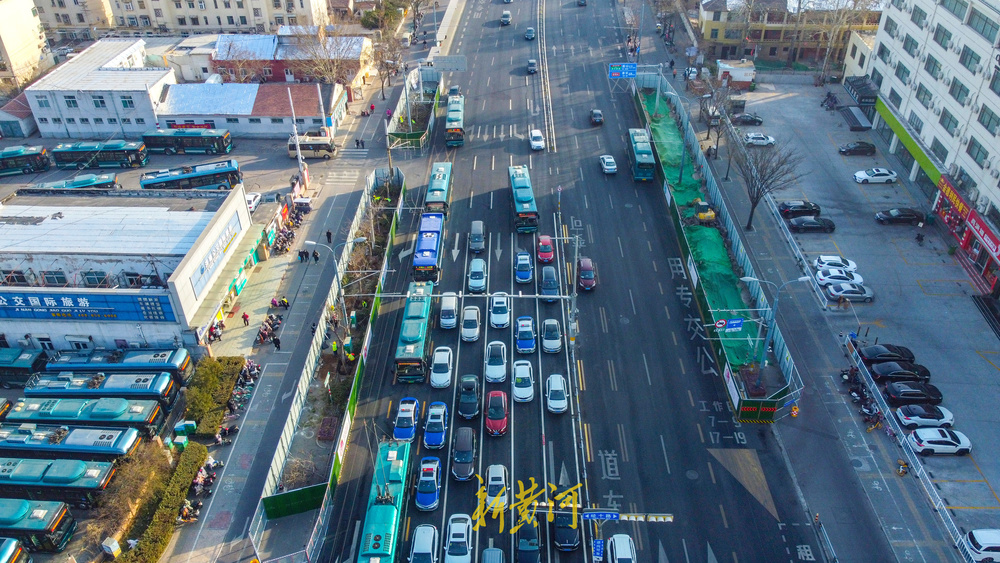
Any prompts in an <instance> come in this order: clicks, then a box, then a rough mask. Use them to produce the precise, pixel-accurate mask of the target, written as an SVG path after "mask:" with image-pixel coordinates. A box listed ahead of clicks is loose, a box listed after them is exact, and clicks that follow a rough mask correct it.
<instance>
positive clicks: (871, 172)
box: [865, 168, 879, 176]
mask: <svg viewBox="0 0 1000 563" xmlns="http://www.w3.org/2000/svg"><path fill="white" fill-rule="evenodd" d="M878 173H879V171H878V170H876V169H875V168H869V169H868V170H865V174H868V175H869V176H875V175H876V174H878Z"/></svg>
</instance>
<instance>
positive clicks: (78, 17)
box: [76, 13, 87, 23]
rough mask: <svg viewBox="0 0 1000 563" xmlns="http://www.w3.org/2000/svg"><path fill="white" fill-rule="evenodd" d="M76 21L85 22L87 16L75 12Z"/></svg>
mask: <svg viewBox="0 0 1000 563" xmlns="http://www.w3.org/2000/svg"><path fill="white" fill-rule="evenodd" d="M76 22H77V23H87V18H85V17H83V14H81V13H77V14H76Z"/></svg>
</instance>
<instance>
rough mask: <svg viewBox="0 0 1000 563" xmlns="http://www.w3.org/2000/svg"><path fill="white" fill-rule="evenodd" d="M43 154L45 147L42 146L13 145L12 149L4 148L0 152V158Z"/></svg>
mask: <svg viewBox="0 0 1000 563" xmlns="http://www.w3.org/2000/svg"><path fill="white" fill-rule="evenodd" d="M43 152H45V147H42V146H38V145H33V146H30V147H28V146H24V145H15V146H13V147H4V149H3V150H2V151H0V157H4V156H19V155H22V154H41V153H43Z"/></svg>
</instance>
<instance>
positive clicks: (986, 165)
mask: <svg viewBox="0 0 1000 563" xmlns="http://www.w3.org/2000/svg"><path fill="white" fill-rule="evenodd" d="M992 167H993V159H990V160H987V161H984V162H983V168H985V169H987V170H989V169H990V168H992Z"/></svg>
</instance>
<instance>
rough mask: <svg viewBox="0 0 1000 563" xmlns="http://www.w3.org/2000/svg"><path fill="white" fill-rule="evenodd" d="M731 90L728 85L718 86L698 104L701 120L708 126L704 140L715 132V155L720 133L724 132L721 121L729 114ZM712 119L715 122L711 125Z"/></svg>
mask: <svg viewBox="0 0 1000 563" xmlns="http://www.w3.org/2000/svg"><path fill="white" fill-rule="evenodd" d="M731 93H732V90H731V89H730V88H729V85H728V84H726V85H723V86H719V87H718V88H715V89H713V90H712V94H711V96H709V97H702V98H701V99H700V100H699V102H700V106H701V107H700V108H699V111H700V112H701V116H702V119H703V120H704V121H705V123H706V124H708V131H707V133H706V135H705V140H709V139H711V138H712V131H713V130H714V131H715V154H716V155H718V154H719V140H720V137H722V132H723V131H724V130H725V126H726V125H725V123H724V120H723V119H722V116H723V115H724V114H727V113H729V96H730V94H731ZM713 118H715V119H716V120H717V121H716V122H715V124H714V125H713V124H712V121H713Z"/></svg>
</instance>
